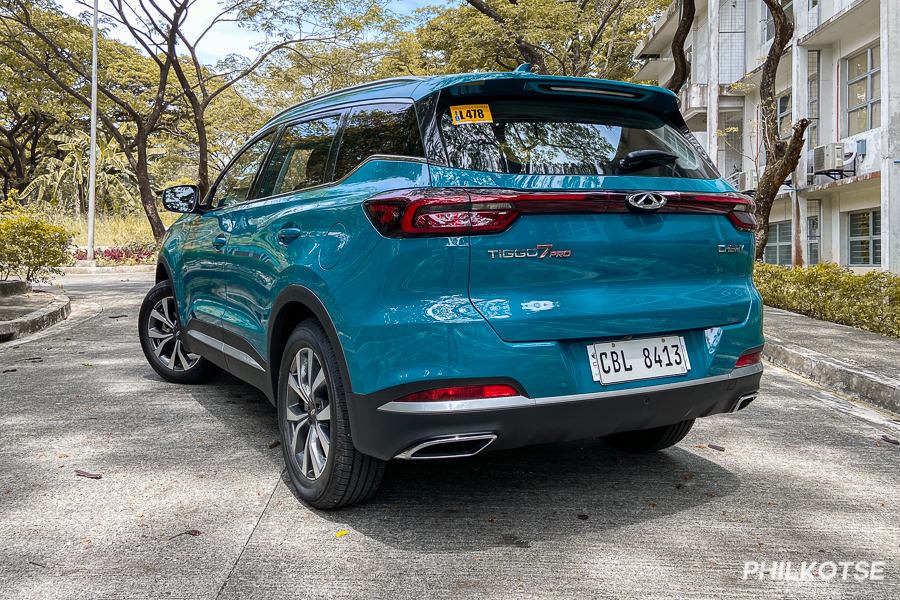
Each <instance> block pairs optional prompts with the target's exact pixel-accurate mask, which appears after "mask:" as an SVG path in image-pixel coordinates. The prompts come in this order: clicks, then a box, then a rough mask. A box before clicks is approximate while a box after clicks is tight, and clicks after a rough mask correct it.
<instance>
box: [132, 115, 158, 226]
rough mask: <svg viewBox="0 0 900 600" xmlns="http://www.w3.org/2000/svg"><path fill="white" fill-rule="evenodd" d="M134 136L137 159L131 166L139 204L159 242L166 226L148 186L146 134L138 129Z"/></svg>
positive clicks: (151, 190)
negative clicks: (138, 192)
mask: <svg viewBox="0 0 900 600" xmlns="http://www.w3.org/2000/svg"><path fill="white" fill-rule="evenodd" d="M136 137H137V139H136V141H137V144H136V146H137V159H136V160H135V161H134V164H133V165H132V166H133V168H134V174H135V177H137V182H138V190H139V191H140V193H141V206H143V207H144V213H145V214H146V215H147V220H148V221H149V222H150V229H151V231H153V237H154V239H156V242H157V243H159V242H162V239H163V236H165V235H166V226H165V225H163V222H162V219H160V218H159V212H158V211H157V210H156V196H154V195H153V188H152V187H151V186H150V173H149V172H148V170H147V134H146V133H144V132H143V131H142V130H140V129H139V130H138V134H137V136H136Z"/></svg>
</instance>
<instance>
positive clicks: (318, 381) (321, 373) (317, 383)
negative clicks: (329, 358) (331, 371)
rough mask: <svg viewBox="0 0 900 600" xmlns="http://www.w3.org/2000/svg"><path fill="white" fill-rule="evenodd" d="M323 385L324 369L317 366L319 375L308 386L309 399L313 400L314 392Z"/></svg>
mask: <svg viewBox="0 0 900 600" xmlns="http://www.w3.org/2000/svg"><path fill="white" fill-rule="evenodd" d="M323 385H325V369H323V368H322V365H319V373H318V374H317V375H316V379H315V381H313V382H312V384H310V386H309V387H310V394H309V396H310V398H314V397H315V395H316V391H317V390H318V389H319V388H320V387H322V386H323Z"/></svg>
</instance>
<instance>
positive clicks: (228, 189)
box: [209, 132, 275, 208]
mask: <svg viewBox="0 0 900 600" xmlns="http://www.w3.org/2000/svg"><path fill="white" fill-rule="evenodd" d="M274 137H275V133H274V132H272V133H270V134H269V135H267V136H266V137H264V138H262V139H260V140H259V141H257V142H256V143H255V144H253V145H252V146H250V147H249V148H247V149H246V150H244V151H243V152H242V153H241V154H240V156H238V157H237V158H236V159H234V161H232V163H231V164H230V165H229V166H228V169H226V171H225V173H224V174H223V175H222V178H221V179H219V184H218V185H217V186H216V191H215V193H214V194H213V197H212V200H211V201H210V204H209V205H210V206H211V207H213V208H222V207H224V206H231V205H232V204H239V203H241V202H243V201H244V200H246V199H247V195H248V194H249V193H250V186H251V185H253V177H254V176H255V175H256V172H257V171H258V170H259V166H260V165H261V164H262V161H263V159H264V158H265V157H266V152H268V151H269V146H271V145H272V140H273V139H274Z"/></svg>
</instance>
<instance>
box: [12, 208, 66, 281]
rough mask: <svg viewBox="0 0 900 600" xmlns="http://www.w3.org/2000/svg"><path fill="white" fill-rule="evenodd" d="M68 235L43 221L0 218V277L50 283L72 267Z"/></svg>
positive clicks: (26, 218) (25, 217) (19, 217)
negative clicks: (17, 277)
mask: <svg viewBox="0 0 900 600" xmlns="http://www.w3.org/2000/svg"><path fill="white" fill-rule="evenodd" d="M68 246H69V232H68V231H66V230H65V229H63V228H62V227H57V226H56V225H51V224H50V223H48V222H47V221H44V220H43V219H38V218H34V217H29V216H24V215H17V216H10V217H4V218H0V275H2V277H3V279H8V278H9V276H10V275H17V276H19V277H21V278H22V279H24V280H25V281H31V282H37V281H48V280H49V279H50V275H51V274H57V275H58V274H60V273H61V271H60V270H59V267H61V266H63V265H66V264H69V263H70V262H71V261H72V255H71V254H69V252H68Z"/></svg>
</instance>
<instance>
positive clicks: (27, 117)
mask: <svg viewBox="0 0 900 600" xmlns="http://www.w3.org/2000/svg"><path fill="white" fill-rule="evenodd" d="M82 114H83V111H79V107H78V106H77V105H76V104H75V103H73V102H71V101H70V100H69V99H68V97H67V96H66V95H65V94H60V93H58V90H57V89H56V87H55V86H54V85H53V84H52V82H50V81H49V80H48V79H47V77H45V76H44V75H43V73H41V71H40V70H38V69H36V68H34V67H33V65H31V63H29V62H28V61H27V60H23V59H22V58H21V57H19V56H17V55H16V54H15V53H13V52H11V51H9V49H8V48H4V47H2V46H0V178H2V179H3V182H2V186H0V198H8V197H9V193H10V191H11V190H13V189H16V190H18V189H21V188H22V187H23V186H25V185H27V184H28V183H30V182H31V180H32V179H34V177H35V176H37V174H38V172H39V171H40V168H41V165H42V163H43V161H44V160H46V159H48V158H50V157H56V158H59V149H58V148H57V146H56V144H55V142H53V140H51V139H50V137H49V135H50V134H58V133H62V132H64V131H66V130H67V129H68V128H69V126H70V123H71V122H72V121H73V120H77V119H79V118H80V117H81V116H82Z"/></svg>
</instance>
